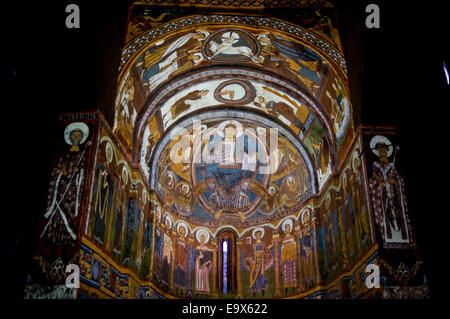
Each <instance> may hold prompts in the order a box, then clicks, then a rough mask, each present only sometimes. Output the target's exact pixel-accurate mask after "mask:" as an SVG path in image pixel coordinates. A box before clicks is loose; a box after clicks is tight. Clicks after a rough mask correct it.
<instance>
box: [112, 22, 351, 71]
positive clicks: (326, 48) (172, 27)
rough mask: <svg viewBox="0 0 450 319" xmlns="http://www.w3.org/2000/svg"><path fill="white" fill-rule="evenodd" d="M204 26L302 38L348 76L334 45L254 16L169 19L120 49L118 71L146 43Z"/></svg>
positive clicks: (299, 28)
mask: <svg viewBox="0 0 450 319" xmlns="http://www.w3.org/2000/svg"><path fill="white" fill-rule="evenodd" d="M204 24H216V25H220V24H241V25H248V26H253V27H255V26H261V27H266V28H271V29H275V30H277V31H283V32H286V33H289V34H291V35H294V36H296V37H297V38H300V39H303V40H304V41H306V42H307V43H309V44H310V45H312V46H313V47H314V48H317V49H318V50H319V51H320V52H321V53H322V54H324V55H325V56H327V57H328V58H330V59H331V60H333V61H334V62H335V63H336V64H337V66H338V67H339V68H340V69H341V70H342V71H343V73H344V75H346V74H347V64H346V62H345V59H344V56H343V54H342V53H341V52H340V51H339V50H338V49H337V48H336V47H335V46H334V45H333V44H331V42H329V41H327V40H325V39H324V38H322V37H320V36H319V35H317V34H315V33H313V32H312V31H309V30H306V29H303V28H301V27H298V26H296V25H293V24H290V23H288V22H283V21H280V20H277V19H274V18H268V17H254V16H245V15H243V16H240V15H239V16H237V15H224V14H220V15H217V14H214V15H192V16H187V17H182V18H180V19H177V20H171V21H169V22H167V23H165V24H162V25H160V26H157V27H155V28H153V29H151V30H150V31H148V32H145V33H143V34H142V35H140V36H139V37H138V38H136V39H135V40H134V41H133V42H131V43H129V44H128V45H127V46H126V47H125V48H124V49H123V50H122V57H121V59H120V66H119V71H121V70H122V68H123V67H124V65H125V64H126V63H127V62H128V61H129V59H130V58H131V57H132V56H133V55H134V54H135V53H136V52H137V51H139V50H140V49H141V48H142V47H144V46H145V45H146V44H148V43H149V42H151V41H153V40H155V39H157V38H159V37H161V36H163V35H165V34H167V33H169V32H173V31H176V30H182V29H183V28H186V27H193V26H200V25H204Z"/></svg>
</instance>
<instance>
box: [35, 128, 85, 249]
mask: <svg viewBox="0 0 450 319" xmlns="http://www.w3.org/2000/svg"><path fill="white" fill-rule="evenodd" d="M88 135H89V128H88V126H87V125H86V124H85V123H82V122H76V123H71V124H70V125H68V126H67V127H66V130H65V132H64V139H65V141H66V143H67V144H68V145H69V146H70V148H69V149H68V150H67V151H66V152H65V153H64V154H63V155H62V156H61V157H60V158H59V161H58V164H57V166H56V167H55V168H53V171H52V174H51V181H50V189H49V197H48V205H47V211H46V213H45V215H44V217H45V226H44V227H43V229H42V231H41V234H40V237H41V238H43V239H44V241H45V242H46V243H47V244H49V245H55V244H56V245H62V246H71V247H73V246H75V242H76V239H77V235H76V233H77V229H76V222H75V221H76V219H77V216H78V213H79V209H80V201H81V198H80V197H81V194H80V193H81V190H82V189H83V185H84V170H85V152H86V145H88V144H89V143H86V145H85V146H84V147H83V143H84V142H85V141H86V139H87V137H88Z"/></svg>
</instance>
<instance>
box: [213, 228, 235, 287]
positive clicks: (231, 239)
mask: <svg viewBox="0 0 450 319" xmlns="http://www.w3.org/2000/svg"><path fill="white" fill-rule="evenodd" d="M218 239H219V242H218V244H219V245H218V246H219V254H218V255H219V258H218V266H219V271H218V278H217V279H218V283H219V289H220V292H221V293H222V294H224V295H225V294H228V293H230V292H232V291H233V290H235V289H236V236H235V234H234V232H232V231H223V232H222V233H221V234H219V236H218Z"/></svg>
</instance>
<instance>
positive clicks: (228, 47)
mask: <svg viewBox="0 0 450 319" xmlns="http://www.w3.org/2000/svg"><path fill="white" fill-rule="evenodd" d="M260 52H261V46H260V44H259V42H258V41H257V39H256V38H255V37H254V36H253V35H252V34H250V33H248V32H247V31H244V30H242V29H237V28H228V29H222V30H219V31H216V32H214V33H213V34H211V35H210V36H209V37H208V38H207V39H206V40H205V42H204V43H203V46H202V54H203V56H204V58H205V59H206V60H209V61H212V62H218V63H220V62H245V61H249V60H251V61H257V57H258V56H259V54H260Z"/></svg>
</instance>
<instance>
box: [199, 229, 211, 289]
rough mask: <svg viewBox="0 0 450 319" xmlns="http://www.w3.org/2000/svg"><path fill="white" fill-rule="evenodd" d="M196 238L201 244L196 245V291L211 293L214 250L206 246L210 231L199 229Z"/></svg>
mask: <svg viewBox="0 0 450 319" xmlns="http://www.w3.org/2000/svg"><path fill="white" fill-rule="evenodd" d="M196 238H197V241H199V242H200V245H199V246H197V247H196V250H197V252H198V255H197V256H196V258H195V291H196V292H197V293H203V294H209V293H211V289H210V285H209V273H210V271H211V270H212V250H211V249H210V248H208V247H207V246H206V243H207V242H208V241H209V233H208V232H207V231H206V230H199V231H197V234H196Z"/></svg>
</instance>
